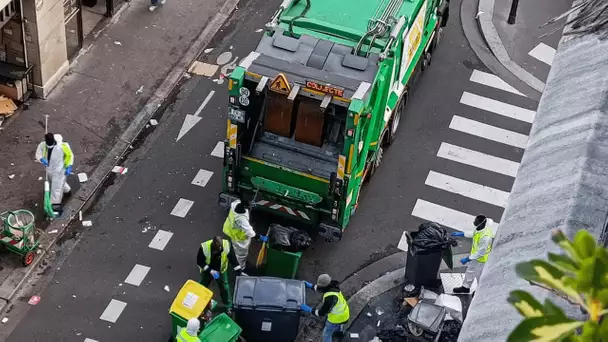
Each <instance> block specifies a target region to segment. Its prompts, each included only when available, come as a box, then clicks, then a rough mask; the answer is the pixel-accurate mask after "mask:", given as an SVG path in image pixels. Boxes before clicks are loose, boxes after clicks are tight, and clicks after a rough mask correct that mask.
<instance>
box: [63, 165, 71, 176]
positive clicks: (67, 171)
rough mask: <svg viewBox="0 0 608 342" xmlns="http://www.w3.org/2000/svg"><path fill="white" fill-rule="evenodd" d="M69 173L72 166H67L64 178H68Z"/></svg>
mask: <svg viewBox="0 0 608 342" xmlns="http://www.w3.org/2000/svg"><path fill="white" fill-rule="evenodd" d="M70 173H72V165H70V166H68V167H67V168H66V169H65V175H66V176H68V175H69V174H70Z"/></svg>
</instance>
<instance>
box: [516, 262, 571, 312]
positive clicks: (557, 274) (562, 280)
mask: <svg viewBox="0 0 608 342" xmlns="http://www.w3.org/2000/svg"><path fill="white" fill-rule="evenodd" d="M515 271H516V272H517V275H518V276H519V277H521V278H524V279H526V280H528V281H532V282H536V283H540V284H542V285H545V286H547V287H549V288H551V289H554V290H556V291H558V292H561V293H562V294H564V295H566V296H567V297H568V298H570V299H571V300H572V301H574V302H576V303H581V304H583V301H582V299H581V296H580V295H579V293H578V292H577V291H576V289H575V288H574V287H572V286H570V285H568V284H566V280H567V279H569V277H567V276H566V275H565V274H564V272H562V271H560V270H559V269H557V268H556V267H554V266H553V265H551V264H549V263H548V262H546V261H543V260H532V261H527V262H523V263H519V264H517V265H516V266H515ZM570 279H571V278H570Z"/></svg>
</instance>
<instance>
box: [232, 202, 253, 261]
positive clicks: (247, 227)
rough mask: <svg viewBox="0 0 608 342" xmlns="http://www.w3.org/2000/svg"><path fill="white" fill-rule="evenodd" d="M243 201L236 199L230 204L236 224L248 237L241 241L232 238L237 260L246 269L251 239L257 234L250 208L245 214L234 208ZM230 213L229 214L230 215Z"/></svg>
mask: <svg viewBox="0 0 608 342" xmlns="http://www.w3.org/2000/svg"><path fill="white" fill-rule="evenodd" d="M239 203H241V201H239V200H236V201H234V202H232V203H231V204H230V214H233V215H235V216H234V226H235V227H238V228H239V229H241V230H242V231H243V232H244V233H245V235H246V239H244V240H241V241H236V240H235V239H232V238H231V239H230V241H231V242H232V247H233V248H234V255H235V256H236V260H237V261H238V263H239V265H240V266H241V269H245V266H246V264H247V256H248V255H249V246H250V245H251V239H253V238H254V237H255V236H256V233H255V231H254V230H253V227H252V226H251V224H250V223H249V210H245V213H244V214H237V213H236V212H235V211H234V210H235V208H236V206H237V204H239ZM230 214H229V216H230Z"/></svg>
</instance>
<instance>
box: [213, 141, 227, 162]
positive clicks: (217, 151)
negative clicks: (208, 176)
mask: <svg viewBox="0 0 608 342" xmlns="http://www.w3.org/2000/svg"><path fill="white" fill-rule="evenodd" d="M211 155H212V156H214V157H218V158H224V142H223V141H218V142H217V144H215V147H214V148H213V151H211Z"/></svg>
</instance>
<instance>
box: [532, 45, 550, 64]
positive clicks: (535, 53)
mask: <svg viewBox="0 0 608 342" xmlns="http://www.w3.org/2000/svg"><path fill="white" fill-rule="evenodd" d="M528 55H530V56H532V57H534V58H536V59H538V60H539V61H541V62H543V63H545V64H548V65H549V66H551V65H552V64H553V58H555V49H554V48H552V47H550V46H549V45H547V44H545V43H540V44H538V45H536V47H534V49H532V51H530V52H528Z"/></svg>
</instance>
